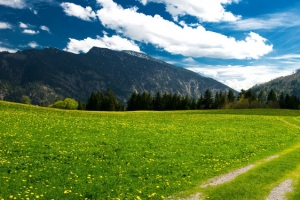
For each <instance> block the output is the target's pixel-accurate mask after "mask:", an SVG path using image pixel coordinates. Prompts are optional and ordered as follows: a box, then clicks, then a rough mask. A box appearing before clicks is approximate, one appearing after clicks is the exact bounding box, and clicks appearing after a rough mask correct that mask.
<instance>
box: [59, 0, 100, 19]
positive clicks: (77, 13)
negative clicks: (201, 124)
mask: <svg viewBox="0 0 300 200" xmlns="http://www.w3.org/2000/svg"><path fill="white" fill-rule="evenodd" d="M60 6H61V7H62V8H63V9H64V12H65V13H66V15H68V16H73V17H77V18H80V19H82V20H85V21H92V20H95V19H96V13H95V12H94V11H93V10H92V8H91V7H90V6H87V7H86V8H84V7H82V6H80V5H76V4H74V3H66V2H64V3H61V4H60Z"/></svg>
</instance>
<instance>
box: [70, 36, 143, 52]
mask: <svg viewBox="0 0 300 200" xmlns="http://www.w3.org/2000/svg"><path fill="white" fill-rule="evenodd" d="M92 47H101V48H108V49H112V50H119V51H120V50H132V51H136V52H140V48H139V47H138V46H137V45H136V44H135V43H134V42H133V41H130V40H128V39H125V38H121V37H120V36H117V35H114V36H112V37H108V36H106V35H104V36H103V37H99V36H97V38H96V39H92V38H90V37H88V38H86V39H84V40H76V39H73V38H70V42H69V43H68V45H67V47H66V48H65V49H64V50H65V51H69V52H72V53H80V52H84V53H86V52H88V51H89V50H90V49H91V48H92Z"/></svg>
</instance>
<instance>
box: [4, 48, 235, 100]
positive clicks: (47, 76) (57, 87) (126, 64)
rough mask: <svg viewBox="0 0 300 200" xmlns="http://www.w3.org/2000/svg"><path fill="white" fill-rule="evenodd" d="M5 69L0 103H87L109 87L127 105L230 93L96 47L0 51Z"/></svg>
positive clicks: (191, 75)
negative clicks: (134, 99) (162, 96)
mask: <svg viewBox="0 0 300 200" xmlns="http://www.w3.org/2000/svg"><path fill="white" fill-rule="evenodd" d="M0 71H1V74H0V99H1V98H2V99H6V100H10V101H19V100H20V98H21V96H22V95H27V96H29V97H30V98H31V99H32V101H33V103H35V104H39V103H40V102H41V101H42V100H43V101H44V102H45V103H46V104H50V103H53V101H54V100H55V99H56V98H64V97H72V98H75V99H77V100H82V101H86V100H87V98H88V96H89V95H90V94H91V92H92V91H98V90H100V91H102V92H105V91H106V89H107V88H109V87H110V88H111V89H112V90H113V91H114V93H115V94H116V96H117V98H118V99H119V100H120V101H121V102H123V103H126V101H127V100H128V99H129V97H130V95H131V94H132V93H133V92H134V91H137V92H143V91H144V90H146V91H147V92H150V93H151V94H153V95H154V94H155V93H156V92H157V91H161V92H168V93H178V94H180V95H186V94H188V95H190V96H191V97H198V96H199V95H200V94H203V93H204V91H205V90H206V89H211V90H212V92H216V91H227V90H229V89H230V88H229V87H228V86H226V85H224V84H222V83H220V82H217V81H215V80H213V79H211V78H205V77H202V76H200V75H198V74H197V73H195V72H192V71H189V70H186V69H183V68H179V67H175V66H173V65H170V64H168V63H165V62H163V61H160V60H157V59H154V58H152V57H150V56H148V55H146V54H142V53H137V52H132V51H113V50H109V49H104V48H97V47H93V48H92V49H91V50H90V51H89V52H87V53H85V54H73V53H69V52H65V51H62V50H59V49H56V48H45V49H42V50H38V49H30V50H24V51H18V52H16V53H8V52H1V53H0Z"/></svg>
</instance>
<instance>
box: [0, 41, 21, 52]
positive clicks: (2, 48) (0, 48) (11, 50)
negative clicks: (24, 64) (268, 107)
mask: <svg viewBox="0 0 300 200" xmlns="http://www.w3.org/2000/svg"><path fill="white" fill-rule="evenodd" d="M0 44H1V43H0ZM2 51H7V52H10V53H15V52H17V51H18V49H11V48H7V47H2V46H0V52H2Z"/></svg>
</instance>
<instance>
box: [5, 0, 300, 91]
mask: <svg viewBox="0 0 300 200" xmlns="http://www.w3.org/2000/svg"><path fill="white" fill-rule="evenodd" d="M299 44H300V2H299V0H288V1H282V0H263V1H262V0H65V1H64V0H34V1H33V0H0V51H9V52H16V51H18V50H24V49H30V48H38V49H43V48H47V47H55V48H58V49H61V50H65V51H69V52H72V53H76V54H79V53H86V52H88V51H89V49H91V48H92V47H93V46H97V47H102V48H109V49H112V50H117V51H120V50H133V51H137V52H141V53H145V54H148V55H149V56H152V57H154V58H157V59H160V60H163V61H165V62H168V63H170V64H173V65H175V66H178V67H183V68H186V69H188V70H192V71H194V72H196V73H198V74H200V75H202V76H205V77H210V78H213V79H215V80H217V81H220V82H222V83H224V84H226V85H228V86H229V87H231V88H233V89H235V90H237V91H240V90H241V89H245V90H246V89H249V88H251V87H252V86H254V85H256V84H260V83H264V82H267V81H270V80H272V79H275V78H277V77H280V76H287V75H290V74H292V73H294V72H295V71H296V70H297V69H300V45H299Z"/></svg>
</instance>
